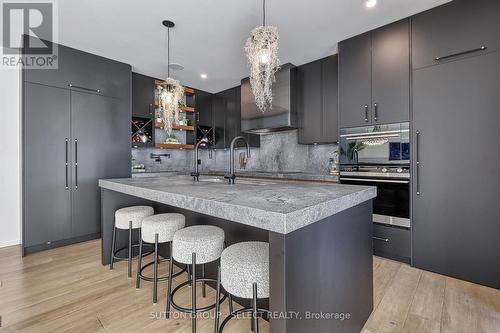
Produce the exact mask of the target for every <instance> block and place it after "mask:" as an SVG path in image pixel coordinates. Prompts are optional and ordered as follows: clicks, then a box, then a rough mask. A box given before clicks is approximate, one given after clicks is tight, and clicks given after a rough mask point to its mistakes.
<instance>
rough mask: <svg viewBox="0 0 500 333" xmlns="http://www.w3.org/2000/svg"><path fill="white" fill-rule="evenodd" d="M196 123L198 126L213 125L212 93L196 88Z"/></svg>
mask: <svg viewBox="0 0 500 333" xmlns="http://www.w3.org/2000/svg"><path fill="white" fill-rule="evenodd" d="M196 118H197V119H196V123H197V124H198V125H199V126H207V127H212V126H213V114H212V94H211V93H208V92H206V91H202V90H196Z"/></svg>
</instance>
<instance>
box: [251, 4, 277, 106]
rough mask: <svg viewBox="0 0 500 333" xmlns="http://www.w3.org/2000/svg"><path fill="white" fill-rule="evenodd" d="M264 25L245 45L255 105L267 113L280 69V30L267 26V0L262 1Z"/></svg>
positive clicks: (255, 31)
mask: <svg viewBox="0 0 500 333" xmlns="http://www.w3.org/2000/svg"><path fill="white" fill-rule="evenodd" d="M262 12H263V15H262V25H261V26H258V27H255V28H254V29H253V30H252V31H251V32H250V36H249V37H248V39H247V41H246V43H245V53H246V55H247V59H248V64H249V66H250V86H251V87H252V92H253V95H254V96H255V104H256V105H257V107H258V108H259V109H260V110H261V111H262V112H265V111H266V110H269V109H271V108H272V102H273V91H272V84H273V82H274V81H275V76H274V74H275V73H276V71H277V70H278V69H279V66H280V60H279V59H278V39H279V36H278V28H277V27H274V26H266V0H263V1H262Z"/></svg>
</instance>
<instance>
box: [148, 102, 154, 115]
mask: <svg viewBox="0 0 500 333" xmlns="http://www.w3.org/2000/svg"><path fill="white" fill-rule="evenodd" d="M152 109H153V104H149V114H153V111H151V110H152Z"/></svg>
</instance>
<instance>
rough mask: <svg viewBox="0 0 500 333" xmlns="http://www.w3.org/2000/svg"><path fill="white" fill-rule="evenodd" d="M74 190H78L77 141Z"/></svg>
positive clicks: (76, 147) (76, 142)
mask: <svg viewBox="0 0 500 333" xmlns="http://www.w3.org/2000/svg"><path fill="white" fill-rule="evenodd" d="M75 189H78V139H75Z"/></svg>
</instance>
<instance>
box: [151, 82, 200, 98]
mask: <svg viewBox="0 0 500 333" xmlns="http://www.w3.org/2000/svg"><path fill="white" fill-rule="evenodd" d="M162 83H163V81H162V80H155V85H161V84H162ZM184 93H185V94H187V95H194V89H193V88H189V87H184Z"/></svg>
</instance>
